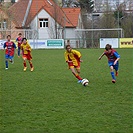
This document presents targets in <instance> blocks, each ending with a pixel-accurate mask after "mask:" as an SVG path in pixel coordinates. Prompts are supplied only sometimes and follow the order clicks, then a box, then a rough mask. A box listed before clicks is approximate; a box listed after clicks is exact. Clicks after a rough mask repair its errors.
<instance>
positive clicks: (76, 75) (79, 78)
mask: <svg viewBox="0 0 133 133" xmlns="http://www.w3.org/2000/svg"><path fill="white" fill-rule="evenodd" d="M73 75H74V76H75V77H76V78H77V79H78V80H82V78H81V77H80V76H79V75H78V74H74V73H73Z"/></svg>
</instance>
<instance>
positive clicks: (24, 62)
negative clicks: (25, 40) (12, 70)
mask: <svg viewBox="0 0 133 133" xmlns="http://www.w3.org/2000/svg"><path fill="white" fill-rule="evenodd" d="M26 60H27V57H26V55H23V65H24V69H23V70H24V71H26V69H27V66H26Z"/></svg>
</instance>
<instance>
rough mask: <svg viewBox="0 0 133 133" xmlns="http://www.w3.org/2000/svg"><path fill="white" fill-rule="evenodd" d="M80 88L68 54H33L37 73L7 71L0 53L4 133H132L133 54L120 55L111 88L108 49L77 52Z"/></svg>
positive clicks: (18, 64)
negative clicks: (83, 80)
mask: <svg viewBox="0 0 133 133" xmlns="http://www.w3.org/2000/svg"><path fill="white" fill-rule="evenodd" d="M79 51H80V52H81V53H82V59H83V63H82V64H81V77H83V78H87V79H88V80H89V81H90V83H89V85H88V86H87V87H84V86H82V85H81V84H78V83H77V80H76V78H75V77H74V76H73V75H72V74H71V72H70V70H69V69H68V66H67V63H65V60H64V50H33V51H32V55H33V65H34V68H35V69H34V71H33V72H30V67H29V64H28V63H27V66H28V68H27V71H26V72H23V61H22V59H21V58H18V57H17V56H16V55H15V63H14V64H10V63H9V69H8V70H5V64H4V52H3V51H2V50H1V51H0V115H1V116H0V122H1V126H0V128H1V129H0V133H132V122H133V121H132V107H133V106H132V91H133V90H132V87H133V86H132V83H133V71H132V70H133V49H117V51H118V53H119V54H120V55H121V59H120V67H119V76H118V77H117V80H116V83H115V84H113V83H112V82H111V76H110V70H109V68H108V64H107V59H106V57H103V58H102V60H101V61H99V60H98V57H99V56H100V55H101V54H102V52H103V51H104V49H79Z"/></svg>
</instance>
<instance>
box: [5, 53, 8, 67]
mask: <svg viewBox="0 0 133 133" xmlns="http://www.w3.org/2000/svg"><path fill="white" fill-rule="evenodd" d="M8 58H9V55H8V54H6V55H5V65H6V68H5V69H8Z"/></svg>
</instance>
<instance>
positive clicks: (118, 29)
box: [75, 28, 123, 38]
mask: <svg viewBox="0 0 133 133" xmlns="http://www.w3.org/2000/svg"><path fill="white" fill-rule="evenodd" d="M85 31H120V33H121V36H120V37H121V38H122V37H123V29H122V28H112V29H75V32H85Z"/></svg>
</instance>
